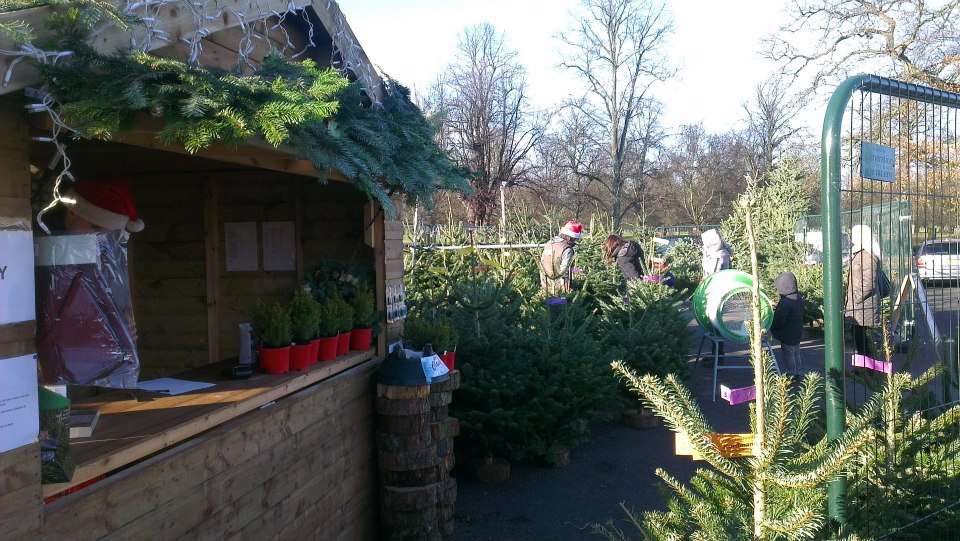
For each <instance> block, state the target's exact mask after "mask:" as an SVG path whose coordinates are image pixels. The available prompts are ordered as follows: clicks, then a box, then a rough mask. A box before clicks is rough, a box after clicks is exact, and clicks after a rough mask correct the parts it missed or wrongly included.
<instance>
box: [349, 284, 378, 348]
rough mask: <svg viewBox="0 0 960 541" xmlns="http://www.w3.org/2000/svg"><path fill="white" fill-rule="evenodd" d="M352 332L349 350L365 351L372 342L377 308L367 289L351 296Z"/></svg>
mask: <svg viewBox="0 0 960 541" xmlns="http://www.w3.org/2000/svg"><path fill="white" fill-rule="evenodd" d="M351 306H352V307H353V327H354V328H353V331H352V332H351V335H350V349H352V350H354V351H366V350H368V349H370V343H371V342H372V341H373V326H374V325H375V324H376V323H377V307H376V303H375V302H374V300H373V291H371V290H370V288H368V287H364V288H361V289H358V290H357V292H356V293H355V294H354V296H353V302H352V303H351Z"/></svg>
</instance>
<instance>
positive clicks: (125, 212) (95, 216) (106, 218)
mask: <svg viewBox="0 0 960 541" xmlns="http://www.w3.org/2000/svg"><path fill="white" fill-rule="evenodd" d="M61 201H62V202H63V204H65V205H66V206H67V208H69V209H70V211H71V212H73V213H74V214H76V215H77V216H79V217H81V218H83V219H84V220H86V221H88V222H90V223H92V224H94V225H96V226H98V227H102V228H104V229H107V230H110V231H116V230H120V229H126V230H127V231H129V232H131V233H137V232H140V231H143V226H144V224H143V220H141V219H139V218H138V217H137V206H136V204H135V203H134V201H133V195H132V194H131V193H130V185H129V183H128V182H127V179H125V178H114V179H109V180H96V181H94V180H81V181H79V182H77V183H76V184H74V185H73V187H71V188H70V189H69V190H67V193H66V194H65V195H64V197H63V198H62V199H61Z"/></svg>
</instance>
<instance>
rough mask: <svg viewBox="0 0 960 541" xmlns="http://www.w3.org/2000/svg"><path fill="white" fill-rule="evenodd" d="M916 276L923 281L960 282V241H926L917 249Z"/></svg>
mask: <svg viewBox="0 0 960 541" xmlns="http://www.w3.org/2000/svg"><path fill="white" fill-rule="evenodd" d="M916 263H917V274H919V276H920V279H921V280H924V281H931V282H933V281H939V280H960V240H956V239H937V240H928V241H926V242H924V243H923V244H921V245H920V248H919V249H917V258H916Z"/></svg>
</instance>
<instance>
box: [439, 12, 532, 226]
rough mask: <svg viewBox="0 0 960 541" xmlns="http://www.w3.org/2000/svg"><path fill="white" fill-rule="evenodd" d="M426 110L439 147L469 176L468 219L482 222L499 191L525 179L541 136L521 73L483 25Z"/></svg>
mask: <svg viewBox="0 0 960 541" xmlns="http://www.w3.org/2000/svg"><path fill="white" fill-rule="evenodd" d="M426 108H427V110H428V111H429V112H430V113H431V114H432V115H433V116H434V117H435V118H437V119H438V122H439V127H440V135H439V142H440V144H441V145H442V146H443V148H444V149H446V150H447V151H448V152H449V153H450V156H451V157H452V158H453V159H454V160H455V161H456V162H458V163H459V164H460V165H461V166H464V167H467V168H468V169H470V170H471V171H472V173H473V177H472V180H471V185H472V188H473V194H472V195H470V196H469V197H468V198H467V199H466V201H465V202H466V204H467V206H468V208H469V210H470V216H469V218H470V220H471V221H472V222H473V223H474V224H476V225H481V224H484V223H486V222H487V219H488V217H489V215H490V213H491V211H492V210H495V209H496V208H497V204H498V203H497V194H498V190H499V189H500V187H501V186H513V185H517V184H520V183H522V182H523V181H524V180H525V179H526V178H527V177H528V174H529V172H530V163H529V161H528V159H527V158H528V154H529V153H530V151H531V149H533V147H534V145H536V143H537V141H538V139H539V138H540V136H541V134H542V133H543V122H542V121H541V120H540V119H538V118H537V115H536V113H535V111H534V110H533V109H532V107H531V106H530V103H529V101H528V99H527V81H526V73H525V70H524V69H523V67H522V66H521V65H520V64H519V62H518V61H517V53H516V52H515V51H513V50H511V49H509V48H507V46H506V44H505V42H504V36H503V34H502V33H499V32H497V30H496V29H495V28H494V27H493V26H492V25H489V24H482V25H479V26H475V27H470V28H467V29H466V30H465V31H464V32H463V34H462V35H461V37H460V42H459V44H458V48H457V57H456V60H455V61H454V63H453V64H452V65H451V66H450V67H449V69H448V70H447V74H446V75H445V76H442V77H441V78H440V79H439V80H438V81H437V83H436V84H435V85H434V87H433V89H432V90H431V92H430V97H429V98H428V100H427V107H426Z"/></svg>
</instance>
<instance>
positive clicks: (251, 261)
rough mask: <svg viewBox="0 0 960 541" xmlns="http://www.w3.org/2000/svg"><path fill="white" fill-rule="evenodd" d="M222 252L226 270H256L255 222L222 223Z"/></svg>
mask: <svg viewBox="0 0 960 541" xmlns="http://www.w3.org/2000/svg"><path fill="white" fill-rule="evenodd" d="M223 237H224V245H225V246H224V252H225V253H226V258H227V272H248V271H255V270H258V269H259V268H260V267H259V265H257V222H227V223H225V224H223Z"/></svg>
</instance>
